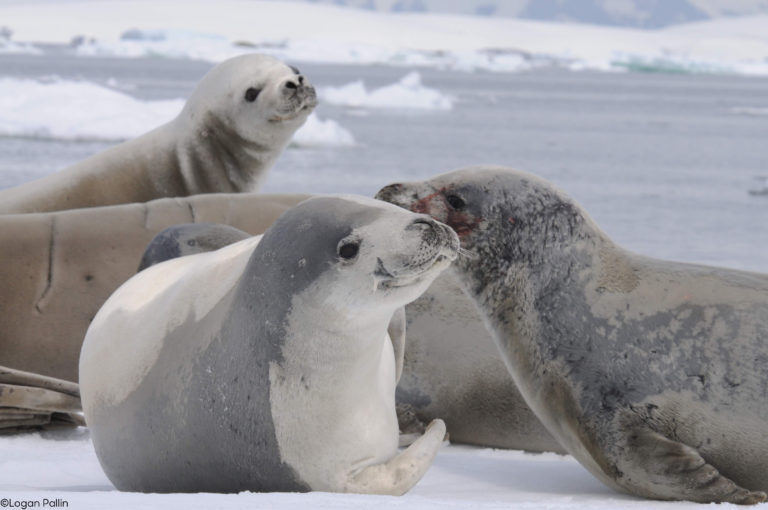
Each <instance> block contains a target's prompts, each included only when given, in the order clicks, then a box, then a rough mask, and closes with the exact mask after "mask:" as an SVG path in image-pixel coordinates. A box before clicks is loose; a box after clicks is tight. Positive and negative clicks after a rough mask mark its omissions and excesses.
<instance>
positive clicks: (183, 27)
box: [0, 0, 768, 75]
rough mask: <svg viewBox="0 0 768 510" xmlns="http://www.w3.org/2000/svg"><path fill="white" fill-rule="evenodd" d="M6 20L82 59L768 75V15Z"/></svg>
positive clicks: (158, 14) (56, 6) (236, 2)
mask: <svg viewBox="0 0 768 510" xmlns="http://www.w3.org/2000/svg"><path fill="white" fill-rule="evenodd" d="M0 20H2V23H3V25H5V26H7V27H9V28H10V30H12V31H13V34H14V39H15V40H16V41H22V42H30V41H37V42H57V43H69V42H70V41H71V40H72V39H73V37H75V36H80V37H79V40H80V41H82V44H80V45H79V47H78V51H79V52H80V54H82V55H103V54H109V55H119V56H126V57H128V56H138V55H155V56H169V57H170V56H173V57H177V58H178V57H186V58H197V59H204V60H209V61H212V62H218V61H221V60H223V59H225V58H228V57H231V56H233V55H236V54H240V53H243V52H247V51H259V52H264V53H269V54H273V55H275V56H277V57H279V58H283V59H288V60H293V61H310V62H326V63H329V62H335V63H348V64H386V65H395V66H409V67H412V66H429V67H436V68H442V69H454V70H465V71H472V70H478V69H481V70H489V71H497V72H501V71H520V70H525V69H530V68H532V67H540V66H546V65H558V66H562V67H567V68H571V69H575V70H581V69H597V70H616V69H618V70H626V69H629V70H657V71H675V72H714V73H742V74H756V75H767V74H768V16H751V17H742V18H723V19H717V20H711V21H703V22H697V23H690V24H686V25H677V26H673V27H669V28H666V29H662V30H636V29H626V28H612V27H598V26H589V25H578V24H562V23H548V22H537V21H530V20H520V19H511V18H486V17H474V16H459V15H449V14H405V13H397V14H393V13H382V12H372V11H365V10H358V9H344V8H341V7H337V6H333V5H320V4H314V3H306V4H305V3H295V2H274V1H267V0H220V1H218V2H208V1H206V0H164V1H156V0H131V1H128V0H100V1H99V2H93V1H89V0H64V1H58V2H50V1H49V2H45V1H38V2H17V1H10V2H5V3H4V4H3V6H2V7H0Z"/></svg>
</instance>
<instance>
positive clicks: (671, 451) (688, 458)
mask: <svg viewBox="0 0 768 510" xmlns="http://www.w3.org/2000/svg"><path fill="white" fill-rule="evenodd" d="M627 445H628V447H629V449H628V451H629V452H630V455H631V458H630V459H629V460H630V461H631V462H632V464H634V465H635V467H636V468H639V469H638V471H635V469H632V470H627V471H628V472H627V473H625V475H628V478H629V480H628V481H629V482H630V483H631V484H632V485H633V486H636V487H640V488H641V489H647V490H648V491H650V493H649V494H648V496H649V497H652V498H657V499H670V500H687V501H696V502H699V503H735V504H738V505H754V504H755V503H760V502H762V501H765V500H766V494H765V493H764V492H759V491H750V490H748V489H745V488H743V487H740V486H738V485H736V484H735V483H734V482H733V481H732V480H730V479H728V478H726V477H724V476H723V475H721V474H720V472H719V471H718V470H717V469H716V468H715V467H714V466H712V465H710V464H707V462H706V461H705V460H704V459H703V458H702V457H701V455H699V453H698V452H697V451H696V450H695V449H693V448H691V447H690V446H687V445H685V444H683V443H680V442H677V441H672V440H670V439H667V438H666V437H664V436H662V435H661V434H658V433H656V432H653V431H650V430H639V431H635V432H634V433H633V434H632V435H631V436H630V437H629V440H628V442H627ZM638 475H639V476H638ZM633 492H635V491H633ZM643 492H644V491H643Z"/></svg>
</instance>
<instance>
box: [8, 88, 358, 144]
mask: <svg viewBox="0 0 768 510" xmlns="http://www.w3.org/2000/svg"><path fill="white" fill-rule="evenodd" d="M110 84H113V85H119V84H117V83H115V82H114V81H111V82H110ZM183 106H184V100H183V99H171V100H163V101H142V100H139V99H136V98H134V97H131V96H129V95H127V94H123V93H122V92H118V91H116V90H113V89H111V88H108V87H104V86H102V85H99V84H96V83H92V82H87V81H70V80H59V79H56V78H52V79H51V80H50V81H47V82H39V81H35V80H26V79H15V78H0V136H24V137H34V138H47V139H57V140H111V141H120V140H126V139H129V138H135V137H137V136H139V135H142V134H144V133H146V132H147V131H150V130H151V129H154V128H156V127H158V126H160V125H162V124H165V123H166V122H168V121H170V120H172V119H173V118H174V117H176V115H178V113H179V112H180V111H181V109H182V107H183ZM354 143H355V141H354V138H353V136H352V134H351V133H350V132H349V131H347V130H346V129H344V128H343V127H341V126H340V125H339V124H338V123H337V122H335V121H333V120H330V119H329V120H321V119H319V118H318V117H317V116H316V115H315V114H314V113H313V114H312V115H310V117H309V119H307V122H306V123H305V124H304V126H302V127H301V129H299V131H297V132H296V134H295V136H294V140H293V144H294V145H297V146H303V147H345V146H349V145H353V144H354Z"/></svg>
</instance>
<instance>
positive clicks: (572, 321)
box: [380, 167, 768, 504]
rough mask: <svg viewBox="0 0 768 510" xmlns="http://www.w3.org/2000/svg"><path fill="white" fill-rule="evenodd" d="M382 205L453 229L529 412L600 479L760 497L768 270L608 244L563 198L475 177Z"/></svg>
mask: <svg viewBox="0 0 768 510" xmlns="http://www.w3.org/2000/svg"><path fill="white" fill-rule="evenodd" d="M380 196H383V197H386V198H388V199H389V200H390V201H391V202H393V203H396V204H399V205H401V206H403V207H406V208H409V209H411V210H412V211H417V212H420V213H428V214H430V215H431V216H433V217H434V218H436V219H438V220H439V221H444V222H445V223H447V224H449V225H450V226H451V227H453V228H454V230H455V231H456V232H457V233H458V234H459V237H460V238H461V240H462V246H463V247H464V248H466V249H468V250H470V251H472V252H474V254H475V257H472V258H465V257H462V258H461V259H459V260H458V261H457V263H456V264H455V265H454V270H453V272H454V274H455V275H456V276H457V277H458V278H459V280H460V282H461V284H462V286H463V288H464V290H465V291H466V292H467V294H468V295H469V296H470V297H471V298H472V299H473V300H474V302H475V303H476V304H477V306H478V309H479V310H480V312H481V314H482V315H483V316H484V319H485V321H486V323H487V325H488V326H489V328H490V329H491V330H492V332H493V334H494V336H495V338H496V340H497V342H498V344H499V347H500V348H501V350H502V354H503V356H504V358H505V361H506V363H507V366H508V367H509V369H510V372H511V374H512V376H513V378H514V380H515V382H516V383H517V385H518V388H519V389H520V392H521V393H522V395H523V396H524V398H525V400H526V402H527V403H528V404H529V405H530V407H531V409H533V411H534V412H535V413H536V415H537V416H538V417H539V418H540V419H541V421H542V423H544V425H545V426H546V427H547V429H548V430H549V431H550V432H551V433H552V435H553V436H554V437H555V438H557V439H558V441H559V442H560V444H561V445H563V447H565V448H566V449H567V450H568V452H570V453H571V454H573V455H574V457H576V458H577V459H578V460H579V462H581V463H582V464H583V465H584V466H585V467H586V468H587V469H589V470H590V471H591V472H592V473H593V474H594V475H595V476H597V477H598V478H599V479H601V480H602V481H604V482H605V483H606V484H608V485H610V486H612V487H614V488H617V489H620V490H623V491H626V492H629V493H631V494H635V495H638V496H643V497H648V498H656V499H671V500H691V501H699V502H732V503H742V504H749V503H756V502H760V501H764V500H765V499H766V495H765V492H763V491H765V490H766V489H768V456H766V455H765V445H766V444H767V442H768V405H766V404H768V396H767V395H768V375H766V370H765V364H766V361H768V276H766V275H763V274H756V273H748V272H742V271H735V270H729V269H723V268H714V267H705V266H698V265H692V264H682V263H675V262H668V261H662V260H655V259H651V258H648V257H643V256H639V255H636V254H633V253H630V252H627V251H626V250H623V249H622V248H620V247H618V246H616V245H615V244H614V243H613V242H612V241H611V240H610V239H609V238H608V236H606V235H605V234H604V233H603V232H602V231H601V230H600V229H599V228H598V227H597V226H596V225H595V224H594V223H593V222H592V220H591V219H590V218H589V217H588V216H587V214H586V213H585V212H584V211H583V210H582V209H581V208H580V207H579V206H578V205H577V204H576V203H574V202H573V201H572V200H571V199H570V198H568V197H567V196H566V195H564V194H563V193H561V192H559V191H557V190H556V189H554V188H553V187H552V186H551V185H550V184H548V183H547V182H545V181H543V180H541V179H539V178H537V177H535V176H533V175H530V174H525V173H522V172H515V171H512V170H509V169H502V168H493V167H479V168H470V169H464V170H459V171H456V172H452V173H449V174H445V175H442V176H438V177H436V178H434V179H431V180H429V181H426V182H421V183H407V184H396V185H391V186H389V187H387V188H385V189H384V190H382V192H380Z"/></svg>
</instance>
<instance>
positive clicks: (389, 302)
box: [80, 196, 458, 494]
mask: <svg viewBox="0 0 768 510" xmlns="http://www.w3.org/2000/svg"><path fill="white" fill-rule="evenodd" d="M457 250H458V238H457V237H456V235H455V233H453V232H452V231H451V229H450V228H448V227H446V226H445V225H441V224H439V223H437V222H435V221H434V220H432V219H431V218H429V217H427V216H424V215H415V214H412V213H409V212H407V211H404V210H402V209H400V208H396V207H394V206H392V205H389V204H385V203H382V202H379V201H375V200H373V199H365V198H362V197H359V198H358V197H352V196H342V197H316V198H312V199H309V200H307V201H305V202H303V203H301V204H299V205H298V206H296V207H294V208H292V209H291V210H289V211H287V212H286V213H285V214H283V215H282V216H281V217H280V218H279V219H278V220H277V221H276V222H275V223H274V225H273V226H272V227H270V229H269V230H268V231H267V232H266V233H265V234H264V236H263V237H262V238H261V239H260V240H259V238H249V239H245V240H243V241H240V242H238V243H235V244H232V245H230V246H228V247H226V248H223V249H220V250H217V251H213V252H208V253H200V254H197V255H190V256H186V257H180V258H176V259H172V260H168V261H166V262H163V263H161V264H157V265H155V266H152V267H149V268H147V269H145V270H144V271H141V272H140V273H138V274H137V275H136V276H134V277H133V278H131V279H130V280H129V281H128V282H126V283H125V284H124V285H123V286H121V287H120V288H119V289H118V290H117V291H116V292H115V293H114V294H113V295H112V296H111V297H110V299H109V300H108V301H107V302H106V303H105V304H104V306H103V307H102V308H101V310H100V311H99V313H98V314H97V316H96V317H95V318H94V320H93V322H92V324H91V326H90V328H89V329H88V332H87V334H86V338H85V341H84V344H83V350H82V353H81V357H80V391H81V396H82V402H83V410H84V412H85V417H86V421H87V423H88V425H89V427H90V428H91V433H92V437H93V442H94V447H95V449H96V453H97V455H98V458H99V460H100V462H101V464H102V467H103V468H104V470H105V472H106V474H107V475H108V477H109V478H110V480H111V481H112V482H113V483H114V484H115V486H116V487H117V488H118V489H121V490H132V491H145V492H150V491H151V492H188V491H213V492H235V491H243V490H251V491H306V490H324V491H341V492H360V493H376V494H402V493H404V492H405V491H407V490H408V489H409V488H410V487H412V486H413V485H414V484H415V483H416V482H417V481H418V480H419V478H420V477H421V476H422V475H423V473H424V472H425V471H426V469H427V468H428V467H429V465H430V463H431V461H432V458H433V457H434V455H435V453H436V451H437V449H438V448H439V447H440V445H441V444H442V440H443V437H444V433H445V425H444V424H443V423H442V422H441V421H436V422H433V424H431V426H430V427H429V428H428V430H427V432H426V433H425V435H424V436H422V437H421V438H419V440H417V441H416V442H414V443H413V444H412V445H411V446H410V447H409V448H408V449H406V450H405V451H403V452H401V453H399V454H398V453H397V445H398V429H397V420H396V416H395V398H394V395H395V380H396V373H395V372H396V369H395V357H394V353H393V349H392V346H391V342H390V341H389V339H387V334H386V331H387V327H388V324H389V322H390V319H391V317H392V315H393V314H395V313H396V312H397V310H398V309H400V308H402V307H403V306H404V305H405V304H406V303H407V302H409V301H412V300H413V299H415V298H416V297H417V296H418V295H419V294H420V293H421V292H423V291H424V290H425V289H426V288H427V287H428V286H429V284H430V283H431V281H432V280H433V279H434V278H435V277H436V276H437V274H439V273H440V271H442V270H443V269H445V268H446V267H447V266H448V265H449V264H450V262H451V260H453V259H455V257H456V254H457Z"/></svg>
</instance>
